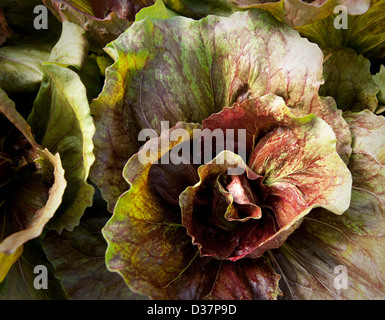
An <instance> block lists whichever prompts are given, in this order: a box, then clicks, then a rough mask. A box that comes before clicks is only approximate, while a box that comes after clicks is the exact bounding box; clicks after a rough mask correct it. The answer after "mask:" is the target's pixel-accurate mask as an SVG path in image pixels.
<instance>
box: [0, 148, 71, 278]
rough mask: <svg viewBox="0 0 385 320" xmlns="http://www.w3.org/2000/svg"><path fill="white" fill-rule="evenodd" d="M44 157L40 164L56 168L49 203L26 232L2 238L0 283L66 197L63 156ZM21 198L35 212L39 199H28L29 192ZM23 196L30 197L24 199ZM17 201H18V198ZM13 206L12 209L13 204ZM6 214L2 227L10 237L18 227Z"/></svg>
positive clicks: (27, 227) (39, 212)
mask: <svg viewBox="0 0 385 320" xmlns="http://www.w3.org/2000/svg"><path fill="white" fill-rule="evenodd" d="M40 154H41V158H39V159H37V161H39V163H40V164H43V162H47V163H48V164H45V165H48V166H49V165H51V166H52V167H53V168H54V183H53V185H52V187H51V188H50V189H49V191H48V199H47V202H46V203H45V205H44V206H43V207H42V208H40V209H39V210H37V211H36V212H34V213H33V215H32V217H31V218H29V219H30V220H29V221H28V223H27V224H26V225H25V226H24V229H22V230H20V231H17V232H14V233H11V234H10V235H8V236H7V237H6V238H5V239H4V238H3V237H2V242H1V243H0V261H2V264H1V265H0V282H1V281H3V280H4V278H5V276H6V274H7V273H8V271H9V269H10V267H11V266H12V264H13V263H15V262H16V260H17V259H18V258H19V256H20V255H21V252H22V246H23V244H24V243H26V242H27V241H29V240H31V239H34V238H36V237H38V236H40V235H41V233H42V231H43V228H44V227H45V225H46V224H47V223H48V221H49V220H50V219H51V218H52V217H53V215H54V214H55V212H56V210H57V208H58V207H59V206H60V204H61V201H62V196H63V194H64V190H65V188H66V185H67V183H66V180H65V178H64V170H63V168H62V166H61V162H60V156H59V154H56V155H55V156H53V155H52V154H51V153H50V152H49V151H48V150H47V149H44V150H41V151H40ZM32 179H33V177H32ZM32 182H33V181H31V180H30V181H27V183H29V185H30V186H32ZM19 190H20V188H19ZM30 193H31V192H30ZM18 196H19V197H20V198H21V199H23V200H24V201H25V202H26V204H29V205H31V207H32V208H33V207H34V206H35V203H34V202H35V199H33V198H28V196H30V194H29V195H28V193H27V190H25V191H24V194H23V193H21V194H20V195H18ZM23 196H24V197H25V196H27V197H26V198H24V197H23ZM13 200H14V201H16V198H14V199H13ZM11 201H12V199H11ZM10 206H11V207H12V203H11V204H10ZM5 210H6V208H5ZM3 214H4V221H3V223H2V230H3V232H5V234H9V233H10V230H9V228H10V227H14V225H15V223H14V222H10V221H9V220H8V219H11V218H10V216H9V213H8V214H7V213H5V212H3ZM13 214H14V215H15V214H16V215H18V214H19V212H13ZM22 218H23V217H13V219H15V220H16V219H20V220H21V219H22ZM5 219H7V220H5Z"/></svg>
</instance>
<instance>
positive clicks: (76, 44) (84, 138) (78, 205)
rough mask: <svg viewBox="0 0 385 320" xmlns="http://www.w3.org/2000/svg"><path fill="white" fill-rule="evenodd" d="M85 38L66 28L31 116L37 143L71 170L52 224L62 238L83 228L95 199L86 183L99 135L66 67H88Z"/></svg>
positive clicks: (81, 91)
mask: <svg viewBox="0 0 385 320" xmlns="http://www.w3.org/2000/svg"><path fill="white" fill-rule="evenodd" d="M73 31H75V33H72V32H73ZM83 33H84V32H83V30H82V29H81V28H80V27H79V26H76V25H73V24H71V23H69V22H65V23H63V33H62V36H61V38H60V40H59V42H58V43H57V44H56V45H55V47H54V49H53V50H52V53H51V56H50V61H53V62H45V63H44V64H43V66H42V67H43V71H44V78H43V81H42V83H41V86H40V90H39V92H38V95H37V97H36V99H35V101H34V105H33V109H32V112H31V114H30V115H29V117H28V122H29V124H30V125H31V127H32V129H33V131H34V133H35V135H36V140H37V141H38V143H39V144H40V145H42V146H43V147H46V148H48V149H49V150H51V151H52V152H58V153H59V154H60V157H61V159H62V163H63V167H64V169H65V171H66V174H65V177H66V180H67V183H68V188H67V189H66V192H65V194H64V197H63V203H62V205H61V207H60V209H59V212H58V214H57V215H56V216H55V218H54V220H52V221H51V222H50V228H52V229H55V230H57V231H58V232H59V233H60V232H61V231H62V230H63V228H65V229H67V230H72V229H73V227H74V226H76V225H78V224H79V220H80V218H81V216H82V215H83V213H84V210H85V208H86V207H89V206H91V205H92V199H93V194H94V188H93V187H92V186H91V185H89V184H88V182H87V178H88V173H89V170H90V167H91V165H92V163H93V161H94V155H93V143H92V137H93V135H94V132H95V127H94V124H93V120H92V117H91V115H90V108H89V104H88V98H87V92H86V89H85V87H84V85H83V83H82V81H81V80H80V77H79V76H78V75H77V74H76V72H74V71H72V70H70V69H69V68H66V67H64V66H66V65H71V66H75V67H81V66H82V65H83V64H84V63H85V61H84V60H85V57H86V52H87V50H88V46H87V41H86V39H85V37H84V35H83ZM70 35H71V36H70ZM74 52H80V53H81V54H80V55H79V54H77V55H74V54H73V53H74Z"/></svg>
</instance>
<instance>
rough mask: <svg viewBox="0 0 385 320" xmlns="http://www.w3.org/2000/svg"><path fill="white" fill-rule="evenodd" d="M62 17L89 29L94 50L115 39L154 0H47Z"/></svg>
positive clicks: (52, 9) (63, 19)
mask: <svg viewBox="0 0 385 320" xmlns="http://www.w3.org/2000/svg"><path fill="white" fill-rule="evenodd" d="M43 3H44V4H45V5H46V6H47V7H48V8H49V9H50V10H51V11H52V12H53V13H54V15H55V16H56V17H57V18H58V19H59V20H60V21H61V22H63V21H69V22H72V23H75V24H77V25H79V26H81V27H82V28H83V29H84V30H86V31H87V37H88V39H89V41H90V44H91V48H92V49H93V50H97V51H101V49H102V48H103V47H104V46H105V45H106V44H107V43H109V42H111V41H112V40H115V39H116V38H117V37H118V36H119V35H120V34H121V33H123V32H124V31H125V30H126V29H127V28H128V27H129V26H130V25H131V24H132V22H133V21H134V20H135V14H136V13H137V12H139V10H140V9H142V8H143V7H147V6H150V5H152V4H153V3H154V0H124V1H119V0H108V1H103V0H73V1H58V0H43Z"/></svg>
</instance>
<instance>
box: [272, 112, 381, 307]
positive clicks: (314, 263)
mask: <svg viewBox="0 0 385 320" xmlns="http://www.w3.org/2000/svg"><path fill="white" fill-rule="evenodd" d="M344 117H345V118H346V120H347V122H348V123H349V125H350V128H351V131H352V135H353V153H352V157H351V161H350V163H349V169H350V171H351V172H352V176H353V189H352V201H351V204H350V207H349V209H348V210H347V211H346V212H345V213H344V214H343V215H341V216H335V215H331V214H330V213H329V212H327V211H324V210H322V211H318V212H317V211H315V212H312V213H311V214H310V215H308V216H307V217H306V218H305V219H304V222H303V223H302V225H301V227H300V228H299V229H298V230H297V231H296V232H295V233H294V234H293V235H292V236H291V237H290V238H289V239H288V241H287V242H286V243H285V244H284V246H283V247H282V250H281V249H280V250H279V252H277V253H274V254H273V256H274V259H275V261H276V265H275V266H276V270H280V272H279V273H280V274H281V276H282V282H281V283H282V284H285V288H284V290H283V291H284V292H285V293H286V295H287V297H288V298H297V299H369V300H371V299H383V298H384V292H385V291H384V288H385V264H384V260H383V258H382V257H383V256H384V254H385V252H384V248H385V246H384V223H385V219H384V217H385V205H384V203H385V202H384V201H385V197H384V190H385V189H384V186H385V171H384V161H385V157H384V156H385V138H384V137H385V131H384V130H385V119H384V117H382V116H376V115H374V114H373V113H371V112H370V111H368V110H364V111H362V112H359V113H351V112H347V113H345V114H344ZM337 266H342V267H345V268H346V272H347V274H346V275H347V281H348V282H347V284H348V286H347V288H346V289H343V288H338V287H336V286H335V285H334V283H335V281H336V277H337V276H339V275H340V274H339V272H338V271H337V272H336V271H335V267H337ZM337 282H339V281H338V278H337Z"/></svg>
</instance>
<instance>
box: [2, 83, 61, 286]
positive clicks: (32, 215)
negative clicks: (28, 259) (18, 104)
mask: <svg viewBox="0 0 385 320" xmlns="http://www.w3.org/2000/svg"><path fill="white" fill-rule="evenodd" d="M0 111H1V112H2V115H4V116H5V118H6V119H7V120H6V119H4V118H1V120H2V125H4V127H5V129H6V130H5V133H6V134H5V135H4V136H3V137H2V146H1V173H2V176H1V178H2V180H1V188H2V190H1V191H2V198H1V211H2V212H1V215H2V217H3V218H2V221H1V230H2V233H1V243H0V262H1V265H0V281H3V280H4V278H5V276H6V274H7V273H8V271H9V269H10V268H11V266H12V265H13V264H14V263H15V262H16V261H17V259H18V258H19V257H20V255H21V253H22V251H23V244H24V243H25V242H27V241H28V240H31V239H33V238H36V237H38V236H39V235H40V234H41V233H42V231H43V228H44V226H45V225H46V224H47V222H48V221H49V220H50V219H51V218H52V217H53V215H54V213H55V211H56V209H57V208H58V207H59V205H60V203H61V200H62V196H63V193H64V189H65V188H66V185H67V182H66V180H65V179H64V170H63V168H62V165H61V161H60V157H59V155H58V154H56V155H55V156H53V155H52V154H51V153H50V152H49V151H48V150H47V149H44V150H43V149H41V147H40V146H39V145H38V144H37V143H36V141H35V140H34V138H33V136H32V132H31V128H30V127H29V126H28V124H27V122H26V121H25V120H24V118H23V117H22V116H21V115H20V114H19V113H18V112H17V111H16V109H15V105H14V104H13V102H12V101H11V100H10V99H9V98H8V97H7V95H6V93H5V92H4V91H3V90H1V91H0ZM16 128H17V129H16ZM15 131H17V132H15ZM13 139H16V141H12V140H13ZM10 140H11V141H10ZM15 143H16V145H19V147H20V151H19V152H16V154H15V151H14V150H12V146H13V144H15ZM34 162H35V163H34ZM52 175H53V177H52ZM51 181H53V182H52V185H50V183H51ZM6 190H7V191H6ZM5 194H6V195H5Z"/></svg>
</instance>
